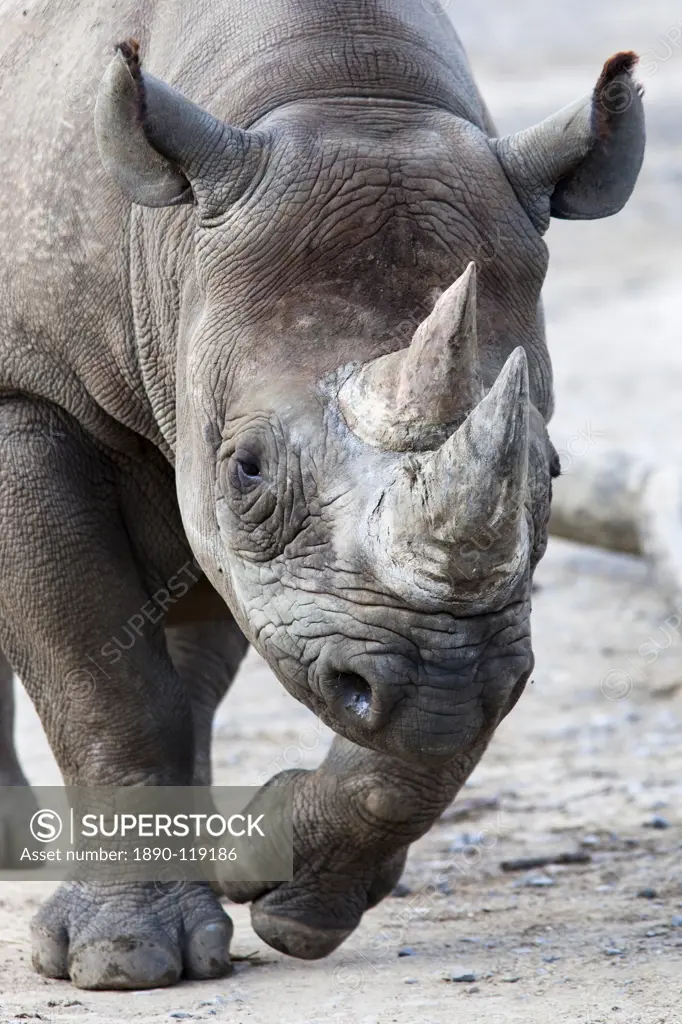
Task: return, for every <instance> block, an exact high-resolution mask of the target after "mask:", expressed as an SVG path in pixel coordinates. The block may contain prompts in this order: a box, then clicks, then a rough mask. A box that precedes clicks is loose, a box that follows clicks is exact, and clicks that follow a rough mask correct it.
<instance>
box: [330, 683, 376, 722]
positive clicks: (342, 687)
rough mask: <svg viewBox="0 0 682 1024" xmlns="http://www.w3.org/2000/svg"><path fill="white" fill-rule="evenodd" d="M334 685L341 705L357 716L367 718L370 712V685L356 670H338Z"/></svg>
mask: <svg viewBox="0 0 682 1024" xmlns="http://www.w3.org/2000/svg"><path fill="white" fill-rule="evenodd" d="M336 685H337V687H338V695H339V696H338V699H339V700H340V701H341V703H342V704H343V706H344V707H345V708H346V709H347V710H348V711H351V712H353V713H354V714H356V715H357V716H358V718H365V719H367V718H369V717H370V715H371V713H372V687H371V686H370V685H369V683H368V682H367V680H366V679H365V678H364V677H363V676H361V675H358V673H357V672H340V673H339V675H338V677H337V679H336Z"/></svg>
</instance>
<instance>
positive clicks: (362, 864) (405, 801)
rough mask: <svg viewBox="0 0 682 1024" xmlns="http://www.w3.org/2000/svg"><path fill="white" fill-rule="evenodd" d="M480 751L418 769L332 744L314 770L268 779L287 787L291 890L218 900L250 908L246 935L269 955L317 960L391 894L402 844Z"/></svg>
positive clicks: (244, 889) (259, 889)
mask: <svg viewBox="0 0 682 1024" xmlns="http://www.w3.org/2000/svg"><path fill="white" fill-rule="evenodd" d="M485 746H486V744H485V743H481V744H480V746H479V747H478V748H476V749H475V750H472V751H471V752H470V753H469V754H467V755H466V756H463V757H461V758H458V759H456V761H454V762H451V763H450V764H448V765H447V767H446V768H438V769H427V768H423V767H418V766H416V765H412V764H407V763H405V762H403V761H399V760H397V759H396V758H393V757H388V756H385V755H383V754H377V753H374V752H373V751H370V750H366V749H365V748H363V747H358V746H356V745H355V744H354V743H350V742H349V741H348V740H345V739H341V738H340V737H335V739H334V742H333V743H332V746H331V749H330V751H329V754H328V755H327V757H326V758H325V760H324V762H323V763H322V764H321V765H320V767H319V768H318V769H317V770H316V771H313V772H309V771H291V772H284V773H282V775H281V776H278V777H277V778H278V780H281V781H284V777H288V781H289V783H290V784H291V785H293V787H294V880H293V882H283V883H281V884H279V885H277V886H276V887H272V886H268V885H267V883H249V884H245V883H225V884H224V885H223V889H224V891H225V893H226V895H228V896H229V897H230V899H232V900H234V901H235V902H247V901H252V908H251V919H252V924H253V927H254V929H255V931H256V932H258V934H259V935H260V936H261V938H262V939H264V941H265V942H267V943H269V945H271V946H274V948H275V949H278V950H280V951H281V952H283V953H288V954H289V955H290V956H296V957H301V958H302V959H306V960H312V959H317V958H318V957H323V956H326V955H327V954H328V953H331V952H332V950H333V949H335V948H336V947H337V946H338V945H340V943H341V942H343V941H344V939H346V938H347V937H348V936H349V935H350V933H351V932H352V931H353V930H354V929H355V928H356V927H357V926H358V925H359V923H360V920H361V918H362V915H363V914H364V912H365V911H366V910H368V909H369V908H370V907H373V906H375V905H376V904H377V903H378V902H379V901H380V900H382V899H383V898H384V897H385V896H387V895H388V894H389V893H390V892H391V890H392V889H393V887H394V886H395V884H396V882H397V881H398V879H399V878H400V875H401V873H402V870H403V866H404V863H405V858H406V856H407V851H408V848H409V846H410V844H411V843H412V842H414V841H415V840H416V839H418V838H419V837H420V836H422V835H424V833H425V832H427V831H428V830H429V828H430V827H431V825H432V824H433V823H434V822H435V821H436V819H437V818H438V817H439V816H440V815H441V814H442V812H443V810H444V809H445V808H446V807H447V806H448V804H449V803H450V802H451V801H452V800H453V798H454V796H455V795H456V793H457V791H458V790H459V789H460V787H461V786H462V784H463V783H464V781H465V780H466V779H467V778H468V776H469V775H470V774H471V772H472V771H473V769H474V767H475V766H476V764H477V763H478V761H479V759H480V757H481V755H482V754H483V751H484V749H485ZM271 781H272V780H271Z"/></svg>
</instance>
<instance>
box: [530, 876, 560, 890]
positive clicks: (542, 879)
mask: <svg viewBox="0 0 682 1024" xmlns="http://www.w3.org/2000/svg"><path fill="white" fill-rule="evenodd" d="M523 884H524V885H529V886H530V887H531V888H533V889H544V888H545V887H546V886H549V885H554V879H553V878H550V877H549V875H528V877H527V878H524V880H523Z"/></svg>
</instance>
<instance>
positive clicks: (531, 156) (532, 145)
mask: <svg viewBox="0 0 682 1024" xmlns="http://www.w3.org/2000/svg"><path fill="white" fill-rule="evenodd" d="M637 60H638V57H637V55H636V54H635V53H631V52H628V53H617V54H616V55H615V56H614V57H611V59H610V60H608V61H607V62H606V64H605V65H604V69H603V71H602V73H601V76H600V78H599V81H598V82H597V85H596V87H595V90H594V92H593V93H592V95H591V96H588V97H586V98H585V99H582V100H579V101H578V102H577V103H574V104H572V105H571V106H570V107H566V108H565V109H564V110H560V111H559V112H558V113H557V114H554V115H553V116H552V117H548V118H547V119H546V120H545V121H542V122H541V123H540V124H538V125H535V126H534V127H533V128H527V129H526V130H525V131H522V132H518V133H517V134H516V135H508V136H507V137H506V138H501V139H493V140H492V145H493V147H494V149H495V151H496V153H497V156H498V158H499V160H500V163H501V164H502V167H503V169H504V171H505V174H506V175H507V177H508V178H509V181H510V182H511V184H512V186H513V188H514V191H515V192H516V195H517V196H518V199H519V201H520V203H521V205H522V206H523V207H524V209H525V210H526V211H527V213H528V215H529V216H530V218H531V220H532V221H533V223H534V224H535V225H536V227H537V228H538V229H539V230H540V231H543V232H544V231H546V230H547V228H548V227H549V218H550V216H552V217H561V218H563V219H565V220H594V219H596V218H598V217H610V216H611V215H612V214H614V213H618V211H619V210H621V209H622V208H623V206H624V205H625V203H626V202H627V200H628V199H629V198H630V195H631V194H632V190H633V189H634V187H635V182H636V181H637V175H638V174H639V170H640V167H641V166H642V160H643V158H644V142H645V133H644V110H643V107H642V93H643V89H642V87H641V85H639V83H638V82H636V81H635V79H634V77H633V69H634V67H635V65H636V63H637Z"/></svg>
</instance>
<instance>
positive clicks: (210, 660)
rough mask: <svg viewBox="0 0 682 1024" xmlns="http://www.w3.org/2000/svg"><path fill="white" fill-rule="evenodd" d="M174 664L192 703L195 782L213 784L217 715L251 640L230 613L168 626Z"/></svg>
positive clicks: (168, 638)
mask: <svg viewBox="0 0 682 1024" xmlns="http://www.w3.org/2000/svg"><path fill="white" fill-rule="evenodd" d="M166 642H167V644H168V651H169V653H170V655H171V658H172V660H173V665H174V666H175V670H176V672H177V673H178V675H179V677H180V679H181V680H182V682H183V684H184V685H185V687H186V689H187V692H188V694H189V697H190V701H191V703H192V718H193V721H194V785H195V786H198V785H202V786H210V785H211V730H212V726H213V715H214V714H215V710H216V708H217V707H218V705H219V704H220V701H221V700H222V699H223V697H224V695H225V694H226V693H227V690H228V688H229V686H230V683H231V682H232V680H233V679H234V677H235V674H236V672H237V669H238V668H239V664H240V662H241V660H242V658H243V657H244V655H245V653H246V651H247V649H248V646H249V645H248V641H247V640H246V637H245V636H244V634H243V633H242V631H241V630H240V629H239V626H238V625H237V623H236V622H235V621H234V619H233V618H232V617H231V616H230V617H229V618H228V619H226V620H225V621H222V622H198V623H188V624H186V625H174V626H171V627H169V628H167V629H166Z"/></svg>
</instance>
